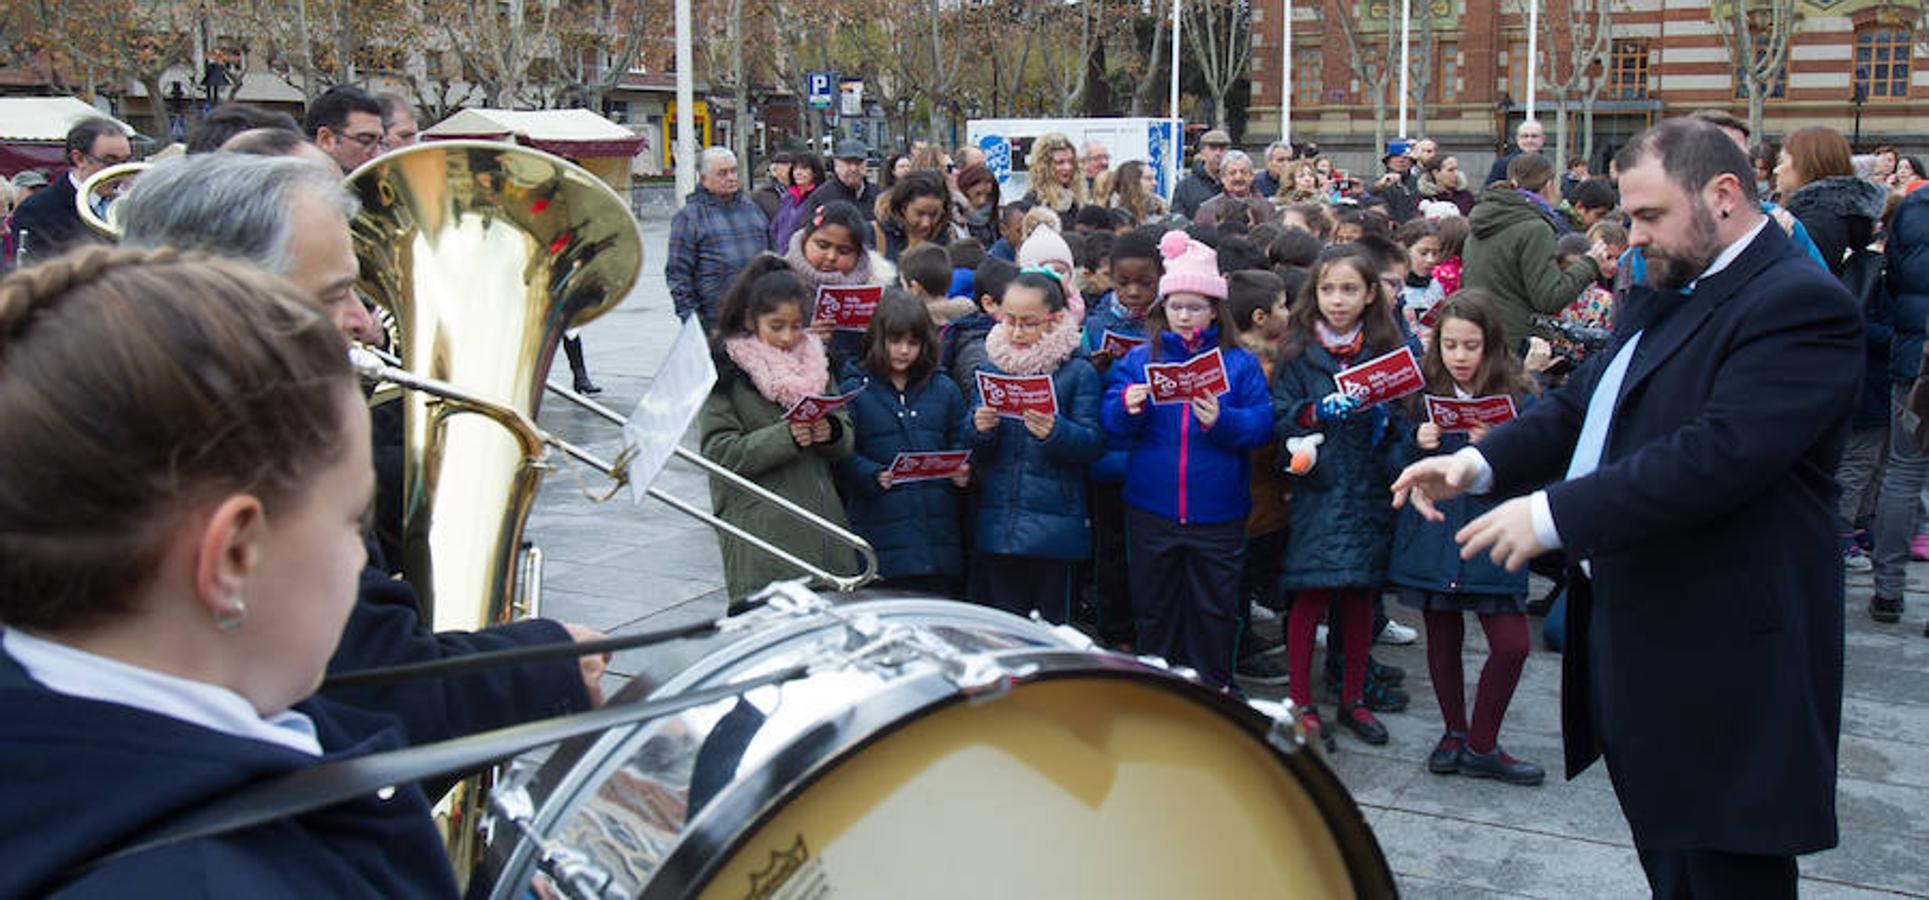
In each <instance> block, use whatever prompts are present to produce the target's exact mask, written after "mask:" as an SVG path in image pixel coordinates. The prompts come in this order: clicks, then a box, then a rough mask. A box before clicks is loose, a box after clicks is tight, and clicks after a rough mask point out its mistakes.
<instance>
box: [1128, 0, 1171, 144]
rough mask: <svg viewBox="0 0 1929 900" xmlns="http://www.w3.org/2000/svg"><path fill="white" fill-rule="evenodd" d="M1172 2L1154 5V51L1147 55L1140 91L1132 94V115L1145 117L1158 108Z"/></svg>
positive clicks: (1167, 0)
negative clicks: (1160, 76)
mask: <svg viewBox="0 0 1929 900" xmlns="http://www.w3.org/2000/svg"><path fill="white" fill-rule="evenodd" d="M1171 2H1172V0H1157V2H1156V3H1154V4H1152V7H1153V9H1152V49H1151V50H1150V51H1148V52H1147V53H1146V54H1145V57H1144V59H1145V71H1144V72H1143V74H1141V75H1140V76H1139V89H1138V90H1136V91H1133V92H1132V115H1133V116H1143V115H1146V113H1147V111H1148V110H1151V109H1154V108H1156V107H1157V106H1158V105H1159V104H1158V97H1159V87H1160V81H1161V80H1160V78H1159V74H1160V73H1161V72H1162V71H1164V70H1163V69H1162V68H1161V66H1162V65H1163V64H1164V63H1165V59H1166V50H1165V40H1166V31H1167V30H1168V28H1167V26H1166V23H1167V22H1169V21H1171V19H1172V16H1171V10H1172V7H1171V6H1170V5H1169V4H1170V3H1171Z"/></svg>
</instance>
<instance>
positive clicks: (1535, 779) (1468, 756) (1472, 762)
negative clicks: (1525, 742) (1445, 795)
mask: <svg viewBox="0 0 1929 900" xmlns="http://www.w3.org/2000/svg"><path fill="white" fill-rule="evenodd" d="M1460 774H1462V775H1465V776H1467V777H1468V778H1494V779H1498V780H1500V781H1505V782H1507V783H1508V784H1522V785H1530V786H1531V785H1536V784H1540V783H1541V782H1542V781H1544V780H1546V779H1547V772H1546V771H1544V770H1542V769H1541V767H1540V766H1537V765H1534V764H1533V763H1530V762H1526V761H1524V760H1518V759H1515V758H1513V757H1511V756H1508V755H1507V751H1505V750H1502V749H1500V747H1499V746H1498V745H1496V746H1495V747H1494V749H1493V750H1491V751H1489V752H1487V753H1475V752H1473V751H1472V750H1469V749H1466V748H1464V747H1463V748H1461V750H1460Z"/></svg>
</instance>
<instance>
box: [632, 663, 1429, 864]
mask: <svg viewBox="0 0 1929 900" xmlns="http://www.w3.org/2000/svg"><path fill="white" fill-rule="evenodd" d="M1000 659H1001V661H1008V662H1011V663H1014V664H1018V665H1024V664H1034V665H1036V666H1037V668H1036V670H1035V671H1032V672H1029V673H1027V674H1025V675H1024V676H1023V677H1022V678H1020V679H1019V681H1021V682H1022V683H1023V684H1035V683H1042V682H1046V681H1057V680H1069V679H1072V678H1100V679H1116V680H1124V681H1131V682H1133V683H1134V684H1141V685H1145V686H1147V687H1151V688H1154V689H1159V690H1165V691H1169V692H1172V693H1176V694H1179V695H1180V696H1182V697H1185V698H1187V699H1190V700H1194V701H1198V702H1200V703H1201V704H1202V705H1204V706H1206V707H1208V708H1210V709H1211V710H1213V711H1215V712H1217V713H1219V714H1220V715H1221V716H1222V717H1223V718H1225V719H1226V720H1228V721H1229V722H1230V724H1232V725H1234V726H1235V727H1238V728H1240V729H1241V730H1243V731H1245V732H1247V734H1248V735H1249V736H1251V737H1252V738H1253V739H1254V740H1255V741H1257V742H1258V743H1259V744H1260V745H1262V746H1264V747H1266V748H1267V750H1268V751H1269V752H1271V753H1272V754H1273V755H1274V756H1275V757H1276V758H1278V759H1279V760H1280V761H1281V762H1283V763H1284V764H1285V765H1286V767H1287V769H1288V771H1289V772H1291V773H1292V774H1293V776H1294V777H1295V779H1296V780H1297V781H1298V782H1299V783H1300V784H1301V785H1302V786H1303V787H1304V788H1305V789H1306V790H1307V793H1308V795H1309V798H1310V799H1311V800H1312V802H1313V805H1314V808H1316V809H1317V810H1319V813H1320V818H1321V820H1322V821H1323V822H1324V823H1325V825H1326V828H1327V831H1328V833H1329V834H1331V835H1332V836H1333V840H1334V843H1335V844H1336V845H1338V849H1339V852H1340V857H1341V861H1342V862H1343V864H1344V865H1345V867H1346V873H1347V878H1348V880H1349V881H1351V883H1352V886H1353V892H1354V896H1358V897H1391V896H1396V895H1397V893H1398V889H1397V888H1396V886H1395V883H1394V880H1393V873H1392V870H1391V868H1390V867H1389V866H1388V865H1387V861H1386V854H1385V853H1384V851H1382V850H1381V848H1380V843H1379V839H1378V838H1377V837H1375V836H1374V834H1373V829H1372V827H1371V826H1369V825H1368V824H1367V822H1366V817H1365V815H1364V814H1363V813H1361V812H1360V808H1359V804H1358V803H1356V802H1354V800H1353V797H1352V794H1350V793H1349V792H1348V791H1347V790H1346V787H1345V785H1344V784H1342V783H1341V782H1340V780H1339V777H1338V776H1337V775H1335V774H1333V771H1332V769H1330V768H1329V767H1327V765H1326V764H1325V762H1324V761H1322V760H1320V759H1319V758H1318V756H1317V755H1315V753H1314V752H1313V751H1312V749H1311V748H1309V747H1304V746H1298V745H1295V746H1293V747H1291V748H1290V749H1289V748H1285V747H1281V746H1279V744H1278V743H1276V742H1275V741H1274V740H1273V739H1272V738H1271V734H1272V729H1273V720H1272V719H1270V718H1269V717H1267V716H1266V715H1264V714H1262V713H1261V712H1259V711H1258V710H1256V709H1253V708H1252V707H1251V706H1249V705H1247V704H1246V703H1244V702H1242V701H1239V700H1237V699H1234V698H1232V697H1229V696H1227V695H1224V694H1221V693H1219V692H1217V691H1212V690H1208V689H1207V688H1205V687H1203V686H1201V685H1199V684H1197V683H1195V682H1193V681H1191V680H1190V679H1187V678H1184V677H1181V676H1179V675H1176V674H1174V673H1172V672H1170V671H1168V670H1166V669H1163V668H1160V667H1158V666H1154V665H1150V664H1147V663H1144V662H1140V661H1139V660H1137V659H1134V658H1131V657H1126V656H1122V655H1118V654H1111V653H1098V654H1093V653H1080V652H1068V651H1065V650H1058V649H1048V650H1030V651H1026V650H1013V651H1009V652H1007V653H1006V654H1002V655H1001V656H1000ZM887 701H888V702H887ZM967 702H972V698H970V697H968V696H966V695H965V694H963V693H962V692H960V691H959V690H958V689H957V687H956V685H954V684H953V683H952V682H950V681H949V680H948V679H946V678H944V677H943V676H942V675H939V674H938V673H935V672H933V673H926V674H924V675H921V676H916V677H913V678H910V679H906V680H905V681H902V682H899V683H896V684H893V685H891V686H890V687H889V688H888V689H887V690H885V691H883V692H880V693H879V694H878V695H877V696H876V697H873V698H870V701H868V702H867V703H866V704H864V705H863V707H852V708H850V709H848V710H846V711H845V713H844V714H843V715H841V716H839V717H837V718H834V719H826V720H824V721H822V722H819V723H818V724H817V725H816V726H814V727H813V728H812V729H811V730H809V731H806V732H804V733H803V734H800V735H798V736H797V737H796V738H794V739H793V740H792V741H791V742H790V743H789V744H787V745H786V746H785V747H783V748H782V749H780V750H778V751H777V752H776V753H775V754H773V755H772V756H771V757H770V759H769V760H768V762H766V763H765V764H764V765H763V766H761V767H760V768H759V769H758V770H756V771H755V772H752V773H749V775H748V777H745V778H741V779H739V780H737V781H734V782H732V783H731V784H730V785H729V786H727V787H726V788H724V789H723V790H721V791H719V792H718V793H717V794H716V796H714V797H712V798H711V799H710V801H709V803H708V804H707V805H706V806H705V807H704V809H703V811H702V812H701V813H700V814H699V815H698V817H697V818H696V819H695V820H694V821H692V822H690V823H689V824H688V825H687V826H686V827H685V830H684V833H683V836H682V837H681V838H680V839H679V840H678V841H677V843H676V846H675V847H673V848H672V849H671V850H670V853H669V854H668V855H667V856H665V857H664V858H663V860H662V862H661V863H660V864H658V866H657V867H656V869H655V871H654V872H653V873H652V874H651V876H650V880H649V882H648V883H647V884H645V885H644V886H643V888H642V892H641V893H640V894H639V895H638V897H639V900H670V898H683V897H690V896H694V895H695V894H696V893H697V892H698V891H701V890H704V889H705V888H707V887H709V885H710V881H711V879H713V878H715V877H716V875H717V873H718V871H719V869H720V868H721V867H722V865H723V864H724V862H725V861H727V860H729V859H730V858H732V857H733V856H734V855H735V854H736V853H738V852H740V851H741V850H742V849H743V845H744V843H745V841H746V840H747V839H748V838H749V836H750V835H752V834H754V833H756V832H757V831H758V830H759V829H761V828H762V827H763V826H764V825H765V824H767V823H768V822H769V821H770V820H771V819H772V818H773V817H775V816H776V815H777V814H778V813H780V812H782V811H783V810H784V809H785V808H786V807H787V804H786V803H785V802H784V801H785V800H787V799H789V798H792V797H795V796H797V795H799V794H801V793H802V792H803V791H805V790H807V789H808V788H810V787H811V786H812V785H814V784H816V783H817V782H818V780H820V779H822V778H824V777H826V776H827V775H829V774H830V773H831V772H832V771H835V770H836V769H837V768H838V767H839V766H842V765H843V764H845V763H846V762H849V761H851V760H852V759H855V758H857V757H858V756H859V755H860V754H861V753H862V752H863V751H864V750H865V749H867V748H869V747H870V746H871V745H872V744H874V743H876V742H878V741H881V740H883V739H884V738H886V737H888V736H890V735H893V734H895V733H897V731H899V730H900V729H902V728H905V727H907V726H909V725H910V724H911V723H913V722H917V721H919V720H921V719H923V718H925V717H927V716H930V715H933V714H936V713H938V712H941V711H943V710H946V709H949V708H951V707H952V706H954V705H956V704H958V703H967ZM991 702H996V701H995V700H993V701H991ZM861 726H868V727H861ZM824 728H833V729H834V732H833V733H832V734H830V735H828V736H827V739H822V740H808V739H809V738H811V737H812V736H813V735H815V734H816V733H817V732H819V731H820V730H822V729H824ZM779 773H782V774H783V775H784V777H783V778H777V777H776V776H777V775H778V774H779Z"/></svg>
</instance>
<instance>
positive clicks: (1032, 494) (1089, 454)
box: [966, 355, 1105, 560]
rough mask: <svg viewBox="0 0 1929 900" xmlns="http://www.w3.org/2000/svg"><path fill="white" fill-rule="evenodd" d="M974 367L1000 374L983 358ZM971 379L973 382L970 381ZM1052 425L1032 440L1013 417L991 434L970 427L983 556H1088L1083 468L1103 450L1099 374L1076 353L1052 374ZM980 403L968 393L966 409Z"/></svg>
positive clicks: (1088, 520)
mask: <svg viewBox="0 0 1929 900" xmlns="http://www.w3.org/2000/svg"><path fill="white" fill-rule="evenodd" d="M978 369H979V370H980V371H984V372H992V373H995V374H1005V373H1004V372H1002V371H1000V370H999V368H998V366H997V364H995V363H993V362H991V360H989V359H987V360H985V362H984V363H982V364H981V365H979V367H978ZM974 382H975V379H974ZM1052 389H1053V391H1054V393H1056V394H1057V395H1058V424H1057V425H1055V426H1053V427H1052V433H1051V436H1050V437H1047V438H1046V439H1045V440H1043V441H1041V440H1039V439H1037V438H1035V437H1032V434H1031V431H1030V430H1028V429H1026V428H1025V423H1024V422H1022V421H1019V420H1018V419H1010V418H1006V419H1000V420H999V421H998V427H997V428H994V429H992V430H991V431H989V432H980V431H978V429H977V428H975V427H974V428H968V429H966V431H967V432H968V433H969V434H970V435H971V443H972V446H973V447H974V452H973V454H972V460H973V462H972V468H973V469H974V470H976V472H977V476H978V480H979V482H980V483H981V484H982V485H983V490H981V491H980V492H979V494H978V525H977V531H976V532H974V533H975V534H976V536H977V542H976V546H977V548H978V549H979V550H980V551H983V552H985V553H996V554H1001V555H1006V556H1039V557H1044V558H1047V559H1063V560H1080V559H1089V558H1090V557H1091V555H1092V517H1091V513H1090V509H1089V506H1088V503H1087V498H1086V496H1085V467H1086V466H1087V465H1090V464H1091V463H1092V461H1093V460H1096V459H1098V458H1099V455H1100V454H1102V453H1104V452H1105V439H1104V436H1103V434H1102V433H1101V431H1100V430H1099V424H1098V403H1099V383H1098V373H1097V372H1096V371H1094V370H1093V369H1092V364H1091V363H1090V362H1088V361H1086V360H1085V359H1084V358H1083V357H1082V356H1077V355H1074V356H1073V357H1072V358H1070V359H1067V360H1066V361H1065V362H1064V363H1063V364H1061V365H1060V366H1059V367H1058V371H1057V372H1054V373H1052ZM983 402H984V399H983V398H982V397H980V396H979V395H978V388H977V385H976V384H975V383H974V384H973V385H972V388H971V408H972V409H974V410H975V409H977V408H978V407H979V406H980V405H982V404H983Z"/></svg>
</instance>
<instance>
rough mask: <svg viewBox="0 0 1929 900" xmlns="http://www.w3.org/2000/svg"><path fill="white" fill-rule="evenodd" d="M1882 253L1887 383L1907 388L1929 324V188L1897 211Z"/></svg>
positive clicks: (1918, 363) (1918, 369)
mask: <svg viewBox="0 0 1929 900" xmlns="http://www.w3.org/2000/svg"><path fill="white" fill-rule="evenodd" d="M1885 249H1886V250H1887V252H1888V255H1889V296H1890V299H1891V302H1892V303H1893V304H1894V306H1893V307H1892V309H1893V311H1894V312H1893V315H1891V316H1890V322H1891V324H1892V325H1893V327H1894V329H1895V332H1894V337H1893V338H1892V339H1891V341H1890V343H1889V380H1891V381H1893V382H1895V383H1896V384H1904V385H1906V384H1909V383H1910V382H1913V381H1915V380H1916V376H1917V375H1919V374H1921V372H1922V342H1923V329H1924V323H1925V322H1929V188H1925V189H1918V190H1917V191H1916V192H1915V193H1913V194H1910V195H1909V198H1908V199H1906V200H1904V201H1902V205H1901V206H1898V207H1896V217H1895V220H1894V223H1893V224H1892V225H1890V226H1889V242H1888V244H1887V245H1886V246H1885Z"/></svg>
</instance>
